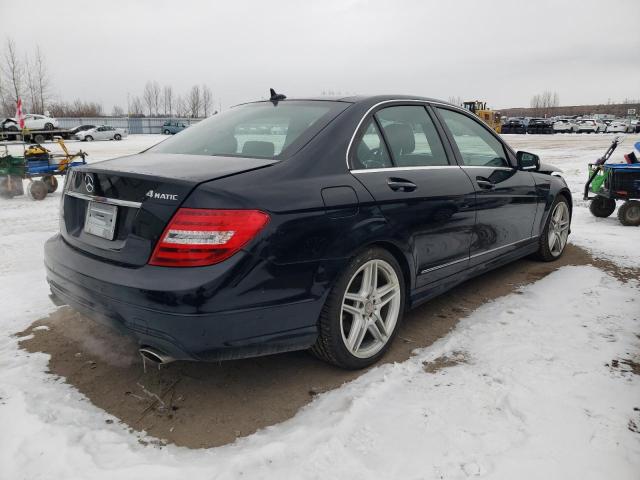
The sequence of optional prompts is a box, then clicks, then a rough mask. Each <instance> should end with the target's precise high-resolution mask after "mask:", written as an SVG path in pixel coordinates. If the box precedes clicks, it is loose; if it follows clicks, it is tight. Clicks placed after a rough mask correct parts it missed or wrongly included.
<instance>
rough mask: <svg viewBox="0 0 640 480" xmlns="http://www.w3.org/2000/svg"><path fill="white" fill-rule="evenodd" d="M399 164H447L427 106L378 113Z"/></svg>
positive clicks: (392, 153) (392, 152)
mask: <svg viewBox="0 0 640 480" xmlns="http://www.w3.org/2000/svg"><path fill="white" fill-rule="evenodd" d="M376 117H377V119H378V121H379V122H380V125H381V127H382V130H383V132H384V136H385V139H386V140H387V143H388V145H389V149H390V150H391V155H392V156H393V160H394V162H395V165H396V166H397V167H417V166H438V165H448V164H449V162H448V160H447V156H446V154H445V151H444V147H443V146H442V142H441V141H440V137H439V136H438V132H437V131H436V127H435V125H434V124H433V121H432V120H431V117H429V114H428V113H427V111H426V110H425V108H424V107H422V106H419V105H414V106H397V107H388V108H384V109H382V110H380V111H379V112H377V113H376Z"/></svg>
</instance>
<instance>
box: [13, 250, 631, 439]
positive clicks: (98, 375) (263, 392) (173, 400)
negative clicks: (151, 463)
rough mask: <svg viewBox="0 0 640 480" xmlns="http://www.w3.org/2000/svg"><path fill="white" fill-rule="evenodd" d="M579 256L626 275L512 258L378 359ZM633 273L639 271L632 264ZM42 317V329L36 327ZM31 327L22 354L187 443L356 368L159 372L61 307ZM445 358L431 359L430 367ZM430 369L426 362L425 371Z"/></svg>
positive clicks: (289, 365)
mask: <svg viewBox="0 0 640 480" xmlns="http://www.w3.org/2000/svg"><path fill="white" fill-rule="evenodd" d="M586 264H593V265H595V266H597V267H599V268H602V269H604V270H606V271H608V272H610V273H612V274H613V275H615V276H616V277H618V278H621V279H624V278H628V275H629V272H626V271H621V270H619V269H616V268H615V266H614V265H612V264H611V263H610V262H606V261H601V260H597V259H594V258H593V257H592V256H591V255H589V254H588V253H587V252H586V251H584V250H582V249H581V248H578V247H575V246H573V245H568V246H567V249H566V251H565V254H564V255H563V257H562V258H561V259H560V260H559V261H557V262H554V263H543V262H537V261H533V260H529V259H524V260H519V261H517V262H515V263H513V264H510V265H507V266H505V267H502V268H500V269H497V270H494V271H492V272H489V273H487V274H484V275H482V276H480V277H477V278H475V279H473V280H470V281H468V282H466V283H464V284H462V285H460V286H458V287H456V288H454V289H453V290H451V291H449V292H448V293H446V294H445V295H443V296H441V297H438V298H436V299H434V300H432V301H430V302H429V303H427V304H426V305H423V306H421V307H418V308H417V309H415V310H413V311H411V312H408V313H407V314H406V315H405V318H404V321H403V324H402V326H401V329H400V331H399V335H398V337H396V340H395V342H394V344H393V345H392V347H391V349H390V350H389V352H388V353H387V355H386V356H385V357H384V359H383V361H384V362H400V361H403V360H406V359H407V358H409V356H410V355H411V351H412V350H413V349H415V348H419V347H426V346H429V345H431V344H432V343H433V342H435V341H436V340H438V339H440V338H442V337H443V336H444V335H446V334H447V333H448V332H449V331H450V330H451V329H452V328H453V327H455V325H456V323H457V322H458V320H459V319H460V318H462V317H465V316H467V315H468V314H469V313H470V312H471V311H473V310H474V309H476V308H478V307H479V306H481V305H482V304H484V303H485V302H487V301H488V300H491V299H494V298H498V297H500V296H503V295H506V294H508V293H510V292H513V291H514V290H516V289H517V288H518V287H519V286H521V285H524V284H528V283H532V282H534V281H536V280H539V279H541V278H543V277H544V276H546V275H548V274H549V273H551V272H553V271H554V270H556V269H558V268H559V267H561V266H564V265H586ZM633 275H635V276H636V277H637V272H633ZM43 325H46V326H48V327H49V329H48V330H45V329H35V328H36V327H38V326H43ZM34 329H35V330H34ZM29 334H32V335H33V338H31V339H27V340H23V341H22V342H21V346H22V347H23V348H24V349H26V350H28V351H29V352H45V353H48V354H50V355H51V359H50V362H49V371H50V372H51V373H53V374H55V375H60V376H62V377H65V379H66V381H67V382H68V383H70V384H71V385H73V386H74V387H75V388H77V389H78V390H79V391H80V392H82V393H83V394H84V395H85V396H86V397H87V398H88V399H89V400H90V401H91V402H93V403H94V404H95V405H96V406H98V407H100V408H102V409H104V410H105V411H106V412H108V413H109V414H111V415H114V416H115V417H117V418H119V419H120V420H121V421H122V422H124V423H125V424H127V425H128V426H129V427H131V428H132V429H134V430H136V431H142V430H144V431H146V432H147V433H148V434H150V435H152V436H154V437H157V438H160V439H164V440H166V441H167V442H171V443H174V444H176V445H180V446H186V447H191V448H200V447H213V446H218V445H223V444H226V443H230V442H232V441H234V440H235V439H236V438H237V437H240V436H246V435H249V434H251V433H253V432H255V431H256V430H259V429H261V428H264V427H267V426H269V425H274V424H277V423H280V422H282V421H284V420H287V419H288V418H291V417H293V416H294V415H295V414H296V412H297V411H298V410H299V409H300V408H301V407H303V406H304V405H306V404H308V403H309V402H310V401H311V400H312V399H313V396H314V395H315V394H317V393H322V392H326V391H329V390H332V389H334V388H336V387H339V386H340V385H342V384H343V383H344V382H347V381H349V380H352V379H354V378H356V377H358V376H359V375H361V374H362V373H363V372H351V371H344V370H340V369H338V368H336V367H332V366H330V365H327V364H325V363H323V362H321V361H319V360H316V359H315V358H314V357H312V356H311V355H309V354H308V353H306V352H294V353H287V354H281V355H273V356H269V357H261V358H254V359H246V360H235V361H229V362H222V363H214V364H204V363H188V362H176V363H173V364H169V365H167V366H163V367H162V368H161V369H159V370H158V369H157V368H154V367H153V366H152V365H150V364H149V363H147V368H146V373H145V371H144V370H143V365H142V361H141V359H140V357H139V355H138V353H137V347H136V345H135V344H134V343H133V342H132V341H131V340H129V339H128V338H126V337H123V336H120V335H118V334H117V333H115V332H113V331H111V330H109V329H107V328H105V327H102V326H101V325H98V324H95V323H93V322H92V321H90V320H88V319H86V318H84V317H82V316H81V315H80V314H78V313H76V312H74V311H73V310H71V309H70V308H68V307H63V308H61V309H59V310H57V311H56V312H55V313H53V314H52V315H50V316H49V317H47V318H43V319H41V320H38V321H36V322H35V323H33V324H32V325H31V326H30V327H29V328H28V329H27V330H25V331H24V332H22V333H20V334H19V335H29ZM443 361H444V360H443ZM445 363H446V361H445ZM447 365H448V364H447ZM447 365H437V366H436V367H437V368H435V367H434V368H435V369H434V371H436V370H437V369H438V368H444V367H446V366H447ZM429 368H432V367H427V366H425V369H426V370H427V372H428V371H429V370H428V369H429Z"/></svg>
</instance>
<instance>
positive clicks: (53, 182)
mask: <svg viewBox="0 0 640 480" xmlns="http://www.w3.org/2000/svg"><path fill="white" fill-rule="evenodd" d="M42 181H43V182H44V184H45V185H46V186H47V193H53V192H55V191H56V190H57V189H58V179H57V178H56V177H54V176H53V175H50V176H48V177H43V178H42Z"/></svg>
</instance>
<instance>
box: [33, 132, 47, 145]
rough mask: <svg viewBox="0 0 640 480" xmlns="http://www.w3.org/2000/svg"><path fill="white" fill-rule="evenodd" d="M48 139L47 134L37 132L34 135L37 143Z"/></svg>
mask: <svg viewBox="0 0 640 480" xmlns="http://www.w3.org/2000/svg"><path fill="white" fill-rule="evenodd" d="M45 140H46V138H45V136H44V135H42V134H41V133H37V134H36V135H35V136H34V137H33V141H34V142H36V143H43V142H44V141H45Z"/></svg>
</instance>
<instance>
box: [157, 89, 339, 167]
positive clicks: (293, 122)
mask: <svg viewBox="0 0 640 480" xmlns="http://www.w3.org/2000/svg"><path fill="white" fill-rule="evenodd" d="M348 105H349V104H347V103H341V102H330V101H295V100H294V101H290V100H285V101H282V102H279V103H278V104H277V105H274V104H272V103H271V102H259V103H251V104H247V105H240V106H238V107H235V108H232V109H231V110H227V111H226V112H224V113H219V114H217V115H214V116H212V117H209V118H208V119H206V120H203V121H202V122H199V123H197V124H196V125H193V126H192V127H190V128H188V129H186V130H185V131H184V133H181V134H180V135H176V136H174V137H171V138H169V139H167V140H165V141H164V142H162V143H160V144H158V145H156V146H155V147H153V148H151V149H150V150H149V151H151V152H157V153H181V154H187V155H222V156H231V157H234V156H235V157H258V158H269V159H276V158H284V157H286V156H288V155H289V154H293V153H295V152H296V151H297V150H299V148H300V147H302V146H303V145H304V144H306V143H307V142H308V141H309V140H310V139H311V138H312V137H313V136H314V135H315V134H316V133H318V132H319V131H320V130H321V129H322V128H323V127H324V126H326V125H327V124H328V123H329V122H330V121H331V120H333V119H334V118H335V117H336V116H337V115H338V114H339V113H340V112H342V111H343V110H344V109H345V108H347V106H348Z"/></svg>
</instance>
